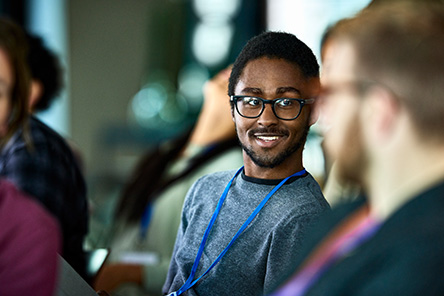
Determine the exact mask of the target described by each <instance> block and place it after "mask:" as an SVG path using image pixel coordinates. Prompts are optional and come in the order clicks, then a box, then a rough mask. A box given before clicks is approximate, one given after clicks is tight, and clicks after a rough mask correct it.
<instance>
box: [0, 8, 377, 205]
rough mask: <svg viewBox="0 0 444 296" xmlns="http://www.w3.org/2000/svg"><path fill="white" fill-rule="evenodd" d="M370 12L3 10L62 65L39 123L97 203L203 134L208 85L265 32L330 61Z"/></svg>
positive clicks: (315, 164) (313, 167)
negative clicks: (351, 27)
mask: <svg viewBox="0 0 444 296" xmlns="http://www.w3.org/2000/svg"><path fill="white" fill-rule="evenodd" d="M369 2H370V1H369V0H268V1H267V0H71V1H69V0H10V1H4V0H0V14H1V15H3V16H9V17H10V18H12V19H14V20H15V21H16V22H18V23H20V24H21V25H22V26H23V27H24V28H26V29H27V30H28V31H29V32H31V33H33V34H35V35H38V36H41V37H42V38H43V39H44V40H45V43H46V45H47V46H48V47H49V48H51V49H52V50H53V51H54V53H56V54H57V55H58V56H59V57H60V59H61V62H62V65H63V69H64V79H65V88H64V91H63V92H62V94H61V95H60V98H59V99H58V100H57V101H56V102H55V103H54V104H53V106H52V107H51V108H50V109H49V110H47V111H45V112H44V113H41V114H38V117H39V118H41V119H42V120H43V121H44V122H46V123H47V124H49V125H50V126H51V127H53V128H54V129H55V130H57V131H58V132H59V133H61V134H62V135H63V136H65V137H66V138H68V139H70V141H71V142H72V143H73V145H75V147H77V149H78V151H79V152H80V154H81V156H82V160H83V170H84V174H85V177H86V181H87V184H88V197H89V198H90V200H91V201H93V202H95V201H98V200H101V199H102V200H103V199H106V196H107V195H108V194H109V193H110V192H111V191H114V190H116V188H119V187H120V186H121V185H122V183H123V182H125V181H126V180H127V178H128V175H129V173H130V172H131V170H132V169H133V167H134V165H135V163H136V162H137V161H138V160H139V158H140V156H141V155H142V154H144V153H146V152H147V151H149V149H150V148H151V147H153V146H154V145H155V144H157V143H159V142H160V141H164V140H166V139H169V138H171V137H174V136H176V135H178V134H180V133H182V132H185V131H187V130H188V129H189V128H190V127H191V126H192V125H193V123H194V121H195V119H196V117H197V114H198V113H199V110H200V107H201V105H202V99H203V98H202V86H203V84H204V83H205V81H206V80H207V79H209V78H210V77H211V76H212V75H214V74H215V73H217V72H218V71H219V70H221V69H223V68H225V67H226V66H227V65H228V64H230V63H232V62H233V61H234V59H235V58H236V56H237V55H238V53H239V51H240V50H241V48H242V46H243V45H244V44H245V43H246V41H247V40H248V39H250V38H251V37H253V36H254V35H257V34H258V33H260V32H262V31H264V30H280V31H287V32H291V33H294V34H295V35H296V36H298V37H299V38H300V39H301V40H303V41H304V42H305V43H307V45H308V46H310V47H311V48H312V50H313V51H314V53H315V54H316V55H317V57H318V60H320V59H319V52H320V48H319V46H320V45H319V43H320V39H321V37H322V34H323V32H324V30H325V29H326V28H327V27H328V26H329V25H330V24H332V23H334V22H335V21H337V20H338V19H340V18H343V17H347V16H350V15H353V14H354V13H356V12H357V11H359V10H360V9H362V8H363V7H365V6H366V5H367V4H368V3H369ZM227 99H228V98H227ZM320 143H321V138H320V137H319V135H318V133H317V128H316V126H314V128H312V130H311V132H310V134H309V138H308V143H307V146H306V149H305V152H304V162H305V166H306V167H307V169H308V170H309V171H310V172H311V173H312V174H313V175H315V177H316V178H317V179H318V180H319V181H320V182H321V183H322V180H323V171H324V160H323V155H322V150H321V147H320ZM147 182H149V180H147Z"/></svg>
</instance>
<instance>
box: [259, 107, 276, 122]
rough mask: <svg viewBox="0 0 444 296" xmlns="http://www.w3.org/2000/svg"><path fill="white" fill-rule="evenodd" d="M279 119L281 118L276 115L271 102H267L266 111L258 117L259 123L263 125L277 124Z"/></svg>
mask: <svg viewBox="0 0 444 296" xmlns="http://www.w3.org/2000/svg"><path fill="white" fill-rule="evenodd" d="M278 121H279V118H277V117H276V115H274V112H273V108H272V106H271V104H265V108H264V111H263V112H262V114H261V116H259V118H258V123H259V124H261V125H263V126H272V125H276V124H277V123H278Z"/></svg>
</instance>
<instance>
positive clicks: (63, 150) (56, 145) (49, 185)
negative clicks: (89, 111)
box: [0, 23, 88, 276]
mask: <svg viewBox="0 0 444 296" xmlns="http://www.w3.org/2000/svg"><path fill="white" fill-rule="evenodd" d="M9 26H11V25H7V23H5V24H4V25H2V29H1V30H2V32H0V33H1V34H2V36H3V37H2V38H3V40H2V41H1V42H2V43H1V44H0V46H2V47H4V48H8V49H9V47H12V46H15V47H14V48H13V49H10V52H9V55H11V56H12V57H14V59H16V60H17V61H15V60H14V62H16V63H17V65H16V66H14V67H13V69H14V74H13V75H14V76H13V77H14V88H12V89H9V88H7V86H4V88H3V90H2V93H0V94H3V101H2V102H3V104H4V106H5V108H3V111H2V112H3V113H2V116H4V118H6V119H5V120H4V121H3V122H4V124H2V126H1V127H0V132H2V134H3V135H4V136H3V137H2V139H1V151H0V176H1V177H2V178H5V179H8V180H9V181H11V182H12V183H13V184H14V185H15V186H17V188H19V189H20V190H22V191H23V192H25V193H27V194H28V195H29V196H31V197H34V198H35V199H36V200H38V201H39V202H40V203H41V204H42V205H44V206H45V207H46V209H47V210H48V211H49V212H50V213H51V214H53V215H54V216H55V217H56V218H57V220H58V222H59V224H60V229H61V232H62V236H63V241H62V243H63V245H62V252H61V255H62V256H63V257H64V258H65V259H66V261H68V262H69V263H70V264H71V265H72V266H73V267H74V268H75V269H76V271H77V272H79V273H80V274H81V275H82V276H85V254H84V250H83V241H84V237H85V235H86V233H87V223H88V209H87V201H86V187H85V182H84V179H83V176H82V174H81V172H80V170H79V168H78V166H77V163H76V160H75V159H74V156H73V154H72V152H71V150H70V148H69V147H68V145H67V144H66V142H65V141H64V140H63V138H62V137H61V136H60V135H58V134H57V133H56V132H55V131H53V130H52V129H50V128H49V127H48V126H46V125H45V124H43V123H42V122H41V121H39V120H38V119H36V118H35V117H33V116H31V115H30V114H29V106H28V102H29V101H28V100H29V95H30V91H29V89H30V86H31V76H30V73H29V68H28V65H27V57H28V56H27V54H28V45H27V40H26V36H25V35H24V33H23V32H22V31H21V33H20V35H23V36H22V37H20V38H22V39H23V40H21V41H20V44H13V43H11V41H10V40H9V39H8V38H9V35H10V32H9V31H8V28H9ZM13 51H16V52H17V53H14V55H12V54H11V52H13ZM19 53H20V57H17V58H15V57H16V56H18V54H19ZM19 58H20V60H19ZM11 59H12V58H11ZM23 106H25V107H24V108H23ZM18 122H23V123H22V124H18Z"/></svg>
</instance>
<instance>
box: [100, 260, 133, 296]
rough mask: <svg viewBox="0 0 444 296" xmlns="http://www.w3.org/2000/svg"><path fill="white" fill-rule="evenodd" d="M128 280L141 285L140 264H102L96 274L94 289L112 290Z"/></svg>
mask: <svg viewBox="0 0 444 296" xmlns="http://www.w3.org/2000/svg"><path fill="white" fill-rule="evenodd" d="M129 282H131V283H135V284H138V285H142V266H141V265H135V264H108V265H104V266H103V267H102V269H101V270H100V272H99V274H98V275H97V278H96V280H95V282H94V289H95V290H96V291H100V290H102V292H103V291H108V292H112V291H113V290H115V289H116V288H117V287H118V286H120V285H121V284H123V283H129ZM99 295H100V294H99ZM105 295H106V294H105Z"/></svg>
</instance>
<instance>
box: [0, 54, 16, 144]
mask: <svg viewBox="0 0 444 296" xmlns="http://www.w3.org/2000/svg"><path fill="white" fill-rule="evenodd" d="M13 77H14V76H13V72H12V68H11V64H10V62H9V59H8V56H7V54H6V52H5V51H4V50H3V49H1V48H0V136H1V137H3V136H5V135H6V132H7V126H8V118H9V113H10V109H11V91H12V87H13V79H14V78H13Z"/></svg>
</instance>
